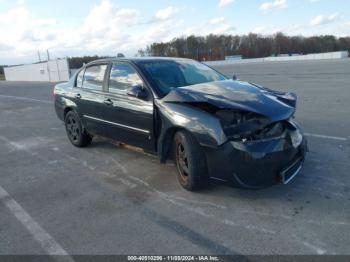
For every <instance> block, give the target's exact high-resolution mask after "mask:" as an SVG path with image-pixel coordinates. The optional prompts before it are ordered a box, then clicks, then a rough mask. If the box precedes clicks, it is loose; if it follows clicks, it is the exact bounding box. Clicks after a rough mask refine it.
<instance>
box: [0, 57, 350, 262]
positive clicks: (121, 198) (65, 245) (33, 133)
mask: <svg viewBox="0 0 350 262" xmlns="http://www.w3.org/2000/svg"><path fill="white" fill-rule="evenodd" d="M217 69H218V70H219V71H221V72H223V73H225V74H227V75H232V72H235V73H236V74H237V76H238V78H240V79H242V80H247V81H251V82H255V83H258V84H262V85H265V86H267V87H271V88H273V89H277V90H282V91H292V92H295V93H297V95H298V97H299V101H298V108H297V114H296V120H297V121H298V122H299V123H300V124H301V125H302V127H303V128H304V131H305V132H306V133H307V135H308V140H309V146H310V152H309V154H308V157H307V160H306V163H305V166H304V169H303V170H302V173H301V174H300V175H298V176H297V177H296V178H295V179H294V180H293V181H292V182H291V183H290V184H288V185H277V186H274V187H271V188H267V189H264V190H257V191H251V190H242V189H236V188H232V187H230V186H228V185H225V184H217V183H215V184H213V185H212V186H211V187H210V188H208V189H206V190H203V191H200V192H196V193H191V192H187V191H185V190H184V189H182V188H181V187H180V185H179V183H178V182H177V180H176V175H175V167H174V165H173V164H172V163H170V162H169V163H167V164H166V165H161V164H160V163H159V160H158V159H157V157H155V156H152V155H148V154H144V153H142V152H139V151H137V150H132V149H129V148H125V147H124V146H117V145H116V144H115V143H111V142H110V141H107V140H105V139H102V138H98V139H96V140H94V142H93V144H92V145H91V146H89V147H87V148H84V149H78V148H75V147H73V146H72V145H71V144H70V143H69V141H68V139H67V137H66V134H65V130H64V126H63V124H62V123H61V122H60V121H59V120H58V119H57V117H56V115H55V112H54V107H53V104H52V100H53V97H52V88H53V84H47V83H29V82H0V145H1V146H0V254H143V255H146V254H243V255H246V254H350V249H349V246H350V176H349V170H350V142H349V141H350V137H349V136H350V117H349V116H350V104H349V101H350V61H349V60H338V61H336V60H334V61H310V62H272V63H256V64H237V65H234V66H223V67H217ZM228 164H229V163H228Z"/></svg>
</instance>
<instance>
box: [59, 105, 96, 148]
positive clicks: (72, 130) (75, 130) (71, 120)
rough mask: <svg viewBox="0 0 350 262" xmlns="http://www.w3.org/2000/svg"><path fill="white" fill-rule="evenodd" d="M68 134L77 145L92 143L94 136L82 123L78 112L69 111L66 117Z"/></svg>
mask: <svg viewBox="0 0 350 262" xmlns="http://www.w3.org/2000/svg"><path fill="white" fill-rule="evenodd" d="M64 123H65V126H66V132H67V136H68V138H69V140H70V142H71V143H72V144H73V145H74V146H76V147H85V146H87V145H89V144H91V141H92V136H90V135H89V134H88V133H87V132H86V131H85V130H84V129H83V126H82V124H81V121H80V118H79V116H78V114H77V113H76V112H74V111H69V112H68V113H67V114H66V117H65V119H64Z"/></svg>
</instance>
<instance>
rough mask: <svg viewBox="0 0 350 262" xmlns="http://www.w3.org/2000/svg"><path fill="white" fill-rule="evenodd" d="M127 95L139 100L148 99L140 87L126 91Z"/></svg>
mask: <svg viewBox="0 0 350 262" xmlns="http://www.w3.org/2000/svg"><path fill="white" fill-rule="evenodd" d="M127 95H128V96H132V97H136V98H139V99H146V98H147V97H148V92H147V90H146V88H144V87H143V86H142V85H136V86H133V87H132V88H131V89H129V90H128V92H127Z"/></svg>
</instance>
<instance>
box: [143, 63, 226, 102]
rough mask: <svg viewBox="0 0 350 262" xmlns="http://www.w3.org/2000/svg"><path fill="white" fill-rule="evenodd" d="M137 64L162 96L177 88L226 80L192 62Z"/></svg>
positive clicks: (218, 74)
mask: <svg viewBox="0 0 350 262" xmlns="http://www.w3.org/2000/svg"><path fill="white" fill-rule="evenodd" d="M137 64H138V65H139V66H140V67H141V70H142V71H143V72H144V74H145V75H146V76H147V78H148V79H149V80H150V82H152V84H153V85H154V86H155V87H156V88H157V91H159V93H160V95H161V96H165V95H167V94H168V93H169V92H170V91H171V90H173V89H174V88H177V87H181V86H189V85H196V84H201V83H207V82H213V81H220V80H225V79H226V78H225V77H224V76H223V75H221V74H220V73H218V72H216V71H215V70H214V69H212V68H210V67H208V66H206V65H204V64H202V63H199V62H196V61H192V60H174V61H169V60H168V61H164V60H156V61H138V63H137Z"/></svg>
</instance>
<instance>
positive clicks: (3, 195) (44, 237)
mask: <svg viewBox="0 0 350 262" xmlns="http://www.w3.org/2000/svg"><path fill="white" fill-rule="evenodd" d="M0 202H2V203H4V205H5V206H6V207H7V208H8V209H9V210H10V211H11V213H12V214H13V215H14V216H15V217H16V218H17V219H18V220H19V221H20V222H21V223H22V225H23V226H24V227H25V228H26V229H27V230H28V231H29V233H30V234H31V235H32V236H33V238H34V239H35V240H36V241H37V242H38V243H39V244H40V245H41V247H42V248H43V249H44V250H45V252H47V254H48V255H52V256H63V257H58V259H57V260H59V261H74V260H73V259H72V258H71V257H70V256H69V255H68V253H67V252H66V251H65V250H64V249H63V248H62V247H61V246H60V244H58V243H57V241H56V240H55V239H54V238H53V237H52V236H50V235H49V233H47V232H46V231H45V230H44V229H43V228H42V227H41V226H40V225H39V224H38V223H37V222H36V221H35V220H34V219H33V218H32V217H31V216H30V215H29V214H28V213H27V212H26V211H25V210H24V209H23V207H22V206H21V205H20V204H18V203H17V201H16V200H14V199H13V198H12V197H11V196H10V195H9V193H7V191H6V190H5V189H3V188H2V187H1V186H0Z"/></svg>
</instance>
